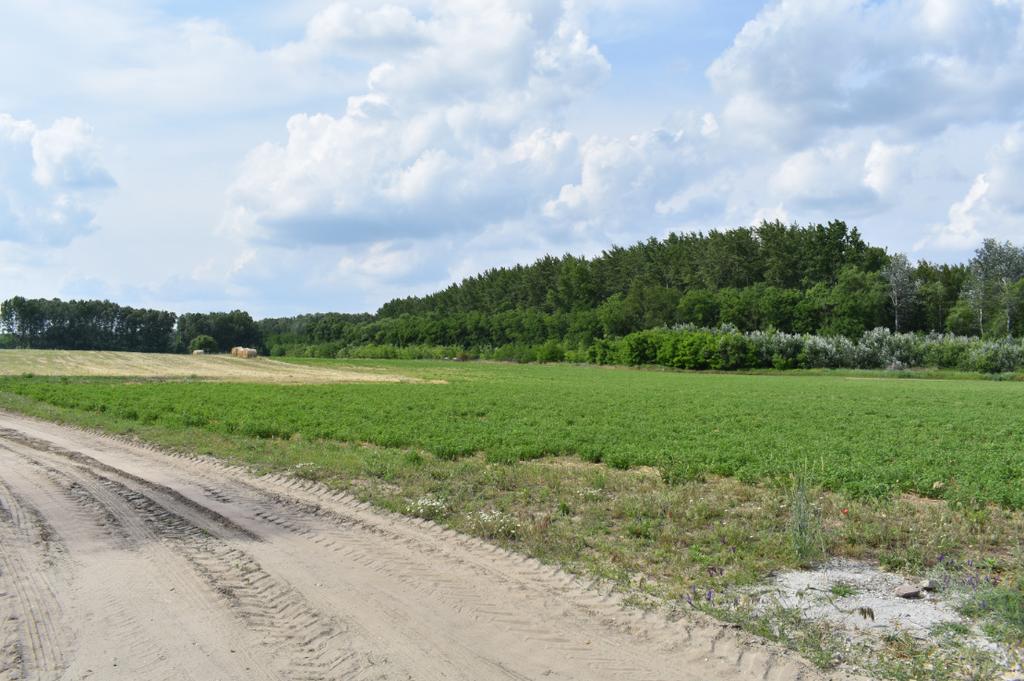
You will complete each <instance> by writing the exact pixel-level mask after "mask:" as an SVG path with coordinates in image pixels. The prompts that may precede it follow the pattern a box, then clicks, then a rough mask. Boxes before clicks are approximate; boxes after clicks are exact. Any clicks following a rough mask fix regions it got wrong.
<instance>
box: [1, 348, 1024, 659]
mask: <svg viewBox="0 0 1024 681" xmlns="http://www.w3.org/2000/svg"><path fill="white" fill-rule="evenodd" d="M3 359H4V355H2V354H0V362H3ZM82 361H84V360H82ZM238 361H240V362H241V361H242V360H238ZM293 364H294V365H295V366H296V368H303V369H307V368H308V369H311V370H314V371H316V372H325V371H337V372H345V373H353V374H362V375H367V376H371V375H387V376H401V377H403V382H402V383H386V382H376V383H333V384H291V383H273V384H271V383H266V384H258V383H244V382H224V381H225V380H229V381H230V380H235V381H238V380H244V379H238V378H235V379H231V378H228V379H223V378H222V379H220V382H216V381H211V380H209V379H202V380H200V379H192V378H189V377H174V378H169V377H166V376H158V377H155V378H154V377H149V376H145V375H139V376H134V377H124V376H121V377H110V376H106V377H104V376H95V375H93V376H77V377H76V376H41V375H7V376H0V408H6V409H14V410H18V411H22V412H25V413H29V414H34V415H36V416H40V417H43V418H47V419H51V420H56V421H64V422H68V423H72V424H76V425H81V426H86V427H93V428H101V429H103V430H106V431H109V432H113V433H120V434H126V435H129V436H133V437H138V438H140V439H143V440H146V441H149V442H154V443H157V444H160V445H163V446H166V447H170V448H174V449H179V450H184V451H188V452H194V453H200V454H210V455H213V456H217V457H220V458H222V459H225V460H227V461H230V462H233V463H238V464H242V465H247V466H250V467H251V468H253V469H254V470H256V471H258V472H259V471H285V472H289V473H291V474H293V475H298V476H301V477H305V478H310V479H315V480H320V481H322V482H324V483H325V484H328V485H331V486H334V487H337V488H340V489H345V490H348V491H350V492H351V493H353V494H355V495H357V496H359V497H360V498H362V499H365V500H368V501H371V502H372V503H374V504H377V505H378V506H380V507H383V508H386V509H390V510H393V511H396V512H399V513H403V514H407V515H414V516H419V517H423V518H428V519H431V520H434V521H436V522H439V523H442V524H444V525H446V526H449V527H452V528H454V529H456V530H459V531H461V532H466V533H469V534H474V535H476V536H480V537H483V538H486V539H488V540H490V541H493V542H496V543H499V544H502V545H505V546H507V547H509V548H512V549H514V550H517V551H520V552H523V553H526V554H529V555H532V556H535V557H537V558H539V559H541V560H543V561H545V562H549V563H552V564H557V565H561V566H563V567H564V568H566V569H569V570H571V571H574V572H576V573H579V574H581V575H585V576H589V577H598V578H601V579H606V580H611V581H612V582H614V583H615V584H617V585H618V588H619V589H621V590H622V591H623V592H625V593H627V594H629V598H631V599H635V602H636V603H637V604H640V605H643V606H644V607H649V606H654V605H657V604H665V603H667V604H669V607H679V608H683V609H687V608H696V609H700V610H703V611H705V612H707V613H710V614H712V615H714V616H716V617H722V618H724V619H727V620H729V621H732V622H735V623H737V624H739V625H740V626H743V627H745V628H747V629H749V630H750V631H754V632H756V633H758V634H760V635H764V636H767V637H769V638H774V639H776V640H779V641H782V642H784V643H785V644H786V645H790V646H792V647H794V648H795V649H797V650H799V651H800V652H801V653H802V654H804V655H806V656H807V657H809V658H810V659H812V660H813V661H815V662H817V663H818V664H820V665H822V666H823V667H834V666H836V665H839V664H852V665H854V666H855V667H857V668H859V669H864V670H867V671H869V672H871V673H872V674H874V675H878V676H880V677H884V678H893V679H911V678H915V679H922V678H934V679H957V678H993V675H995V674H998V673H1001V672H997V671H996V670H999V669H1002V668H1003V667H1001V666H1000V665H1001V664H1005V662H999V661H998V660H996V659H995V658H993V657H992V656H990V655H988V654H987V653H983V652H978V651H977V650H976V649H975V648H973V647H972V645H971V643H970V640H971V636H973V635H974V634H972V633H971V632H972V631H973V630H971V629H969V628H965V629H963V631H960V632H959V633H956V638H952V639H951V638H948V636H947V634H942V635H941V636H940V635H938V634H937V635H936V637H935V638H932V639H929V640H924V641H922V640H918V639H915V638H913V637H911V636H909V635H905V634H899V633H896V634H887V635H886V636H885V637H882V638H880V639H879V640H878V641H876V642H875V643H873V644H870V645H868V644H863V645H862V644H859V643H858V644H851V642H850V641H849V640H848V639H847V638H845V637H844V635H843V634H842V633H841V632H835V631H833V630H830V629H829V628H827V627H824V626H822V625H821V624H820V623H815V622H811V621H806V620H803V619H801V617H800V616H799V614H798V613H795V612H794V611H792V610H786V609H779V610H777V611H772V612H771V613H769V614H767V615H766V614H765V613H763V612H759V611H755V610H752V607H753V606H752V605H751V602H750V601H748V595H749V593H750V591H749V589H751V588H759V587H758V586H757V585H763V584H764V583H765V580H767V579H769V578H770V576H771V575H772V574H775V573H777V572H778V571H781V570H786V569H791V568H798V567H808V566H813V565H816V564H820V563H822V562H823V561H825V560H827V559H829V558H832V557H843V558H852V559H857V560H866V561H871V562H877V563H879V564H880V565H881V566H882V567H884V568H885V569H889V570H895V571H899V572H902V573H904V574H906V575H916V576H918V577H921V576H929V577H932V578H936V579H940V580H942V583H943V584H944V588H945V589H947V590H948V591H949V593H950V594H951V597H954V596H953V594H955V598H956V599H957V602H958V603H961V606H960V607H961V608H962V611H963V612H964V613H965V616H969V621H970V622H972V623H974V624H972V626H975V625H976V626H978V627H982V629H983V630H984V631H985V632H986V634H987V635H988V636H989V637H990V638H991V639H992V640H996V641H1000V642H1001V643H1002V644H1003V645H1005V646H1009V649H1011V650H1014V649H1015V650H1018V651H1021V652H1020V654H1021V655H1022V656H1024V447H1022V445H1024V426H1022V425H1021V424H1022V421H1021V419H1020V414H1021V413H1024V382H1016V381H995V380H984V379H982V378H981V377H980V376H978V375H965V374H949V373H946V374H938V373H934V372H931V373H921V374H918V373H912V374H907V373H904V374H901V376H904V377H901V378H894V377H892V376H893V375H892V374H888V373H884V372H863V371H861V372H817V373H814V372H784V373H780V372H776V373H769V374H767V375H751V374H712V373H682V372H675V371H661V370H636V369H624V368H601V367H593V366H569V365H509V364H492V363H479V362H470V363H458V362H439V361H437V362H430V361H381V360H293ZM298 365H304V366H298ZM28 369H29V370H30V369H31V366H29V367H28ZM0 373H2V372H0ZM8 373H12V372H8ZM25 373H26V374H31V373H32V372H31V371H26V372H25ZM905 376H913V377H911V378H907V377H905ZM918 376H921V377H925V378H916V377H918ZM949 379H957V380H949ZM963 379H969V380H963ZM947 633H948V632H947ZM925 665H927V666H928V668H929V669H930V671H929V673H928V674H922V673H921V670H922V668H924V667H925Z"/></svg>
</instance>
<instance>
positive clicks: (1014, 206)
mask: <svg viewBox="0 0 1024 681" xmlns="http://www.w3.org/2000/svg"><path fill="white" fill-rule="evenodd" d="M990 158H991V161H990V165H989V168H988V169H987V170H986V171H985V172H983V173H981V174H979V175H978V176H977V177H976V178H974V182H973V183H972V184H971V187H970V189H968V190H967V194H966V195H965V196H964V197H963V199H961V200H959V201H956V202H954V203H953V204H952V205H951V206H950V208H949V219H948V221H947V222H946V223H945V224H943V225H940V226H938V227H936V228H935V229H934V230H932V234H931V236H930V237H928V238H926V239H923V240H921V241H920V242H918V244H917V247H918V248H924V247H926V246H929V245H933V246H937V247H939V248H945V249H965V248H969V247H973V246H976V245H977V244H979V243H980V242H981V241H982V239H984V238H988V237H992V238H997V239H1014V240H1017V241H1019V240H1020V238H1021V235H1024V197H1022V195H1021V187H1024V123H1018V124H1016V125H1015V126H1013V127H1012V128H1011V129H1010V131H1009V132H1008V133H1007V134H1006V136H1005V137H1004V138H1003V140H1002V142H1001V143H1000V144H999V145H998V146H997V147H996V148H995V149H993V151H992V153H991V154H990Z"/></svg>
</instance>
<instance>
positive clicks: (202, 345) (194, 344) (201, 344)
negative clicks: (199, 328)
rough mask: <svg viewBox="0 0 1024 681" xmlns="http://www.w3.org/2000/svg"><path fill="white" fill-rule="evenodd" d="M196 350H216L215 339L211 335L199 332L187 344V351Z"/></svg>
mask: <svg viewBox="0 0 1024 681" xmlns="http://www.w3.org/2000/svg"><path fill="white" fill-rule="evenodd" d="M197 350H202V351H203V352H217V350H218V348H217V341H215V340H214V339H213V336H207V335H206V334H200V335H198V336H196V337H195V338H193V339H192V340H191V341H190V342H189V344H188V351H189V352H195V351H197Z"/></svg>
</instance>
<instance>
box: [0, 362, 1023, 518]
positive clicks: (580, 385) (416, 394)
mask: <svg viewBox="0 0 1024 681" xmlns="http://www.w3.org/2000/svg"><path fill="white" fill-rule="evenodd" d="M301 361H303V362H307V363H315V364H321V365H328V366H330V365H344V366H346V368H348V369H350V370H351V369H355V370H359V368H360V367H367V368H368V369H370V370H371V371H374V372H379V371H380V370H381V368H382V366H383V368H384V369H385V370H386V371H388V372H389V373H399V374H405V375H407V376H409V377H411V378H423V379H429V382H418V383H389V384H381V383H372V384H334V385H254V384H231V383H208V382H146V381H138V380H126V381H121V380H111V379H103V380H100V379H74V378H69V379H66V380H65V381H61V380H60V379H49V378H42V377H36V378H18V377H11V378H2V379H0V392H8V393H16V394H18V395H22V396H24V397H27V398H31V399H34V400H40V401H43V402H46V403H48V404H52V405H56V406H60V407H64V408H69V409H74V410H78V411H83V412H90V413H97V414H107V415H110V416H113V417H116V418H119V419H122V420H124V421H128V422H134V423H138V424H156V425H164V426H167V427H191V428H199V429H202V430H204V431H210V432H214V433H220V434H224V435H233V434H240V435H246V436H251V437H256V438H261V439H267V440H289V439H292V438H298V439H302V440H306V441H335V442H370V443H374V444H376V445H380V446H385V447H399V448H401V447H412V448H419V449H422V450H426V451H429V452H431V453H432V454H434V455H436V456H438V457H441V458H449V459H459V458H464V457H472V456H476V455H483V456H485V458H486V459H488V460H490V461H493V462H515V461H519V460H525V459H538V458H545V457H550V456H555V455H566V456H578V457H580V458H581V459H584V460H588V461H595V462H605V463H607V464H609V465H611V466H613V467H617V468H630V467H634V466H650V467H653V468H656V469H657V470H659V471H660V472H661V474H662V476H663V478H664V479H665V480H668V481H683V480H688V479H694V478H700V477H702V476H706V475H719V476H727V477H735V478H738V479H740V480H742V481H745V482H760V481H765V480H772V479H780V478H785V479H788V476H790V475H791V474H793V473H794V472H795V471H798V470H802V469H803V468H804V467H805V464H806V466H807V467H808V473H807V475H808V476H809V482H810V483H811V484H813V485H820V486H822V487H824V488H826V489H829V490H835V491H841V492H843V493H846V494H849V495H852V496H858V497H865V498H877V497H879V496H886V495H892V494H895V493H899V492H914V493H917V494H922V495H926V496H930V497H938V498H946V499H950V500H956V501H958V502H964V503H973V502H986V503H996V504H1000V505H1004V506H1008V507H1012V508H1024V458H1022V457H1021V454H1020V452H1021V449H1022V446H1024V437H1022V434H1021V431H1020V428H1019V426H1018V422H1019V414H1020V413H1021V412H1022V411H1024V383H1020V382H1012V381H1004V382H997V381H906V380H869V381H862V380H849V379H848V377H846V376H843V375H840V376H819V375H805V374H776V375H771V376H763V375H746V374H720V373H714V374H712V373H687V374H680V373H675V372H663V371H629V370H621V369H615V370H609V369H602V368H597V367H592V366H568V365H565V364H529V365H512V364H504V363H479V362H466V363H458V362H426V361H417V362H411V361H410V362H402V361H397V360H392V361H389V362H387V363H386V364H383V363H382V362H380V361H376V360H354V359H348V360H301ZM437 381H443V382H441V383H439V382H437ZM808 462H809V463H808Z"/></svg>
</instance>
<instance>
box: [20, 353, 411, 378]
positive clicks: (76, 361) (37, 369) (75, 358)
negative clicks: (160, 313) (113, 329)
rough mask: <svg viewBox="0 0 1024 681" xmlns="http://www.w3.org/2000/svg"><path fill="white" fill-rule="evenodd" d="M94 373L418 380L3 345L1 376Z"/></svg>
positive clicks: (231, 360) (259, 361)
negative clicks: (16, 347) (7, 346)
mask: <svg viewBox="0 0 1024 681" xmlns="http://www.w3.org/2000/svg"><path fill="white" fill-rule="evenodd" d="M24 374H33V375H35V376H91V377H102V376H110V377H139V378H150V379H186V378H188V379H198V380H207V381H220V382H231V383H381V382H384V383H399V382H419V381H418V379H416V378H413V377H410V376H403V375H399V374H392V373H384V372H382V371H380V370H374V369H373V368H363V367H359V368H356V367H337V366H317V367H314V366H302V365H297V364H286V363H284V362H278V361H275V360H272V359H268V358H266V357H257V358H255V359H239V358H237V357H231V356H230V355H170V354H147V353H140V352H89V351H67V350H3V351H0V376H21V375H24Z"/></svg>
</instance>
